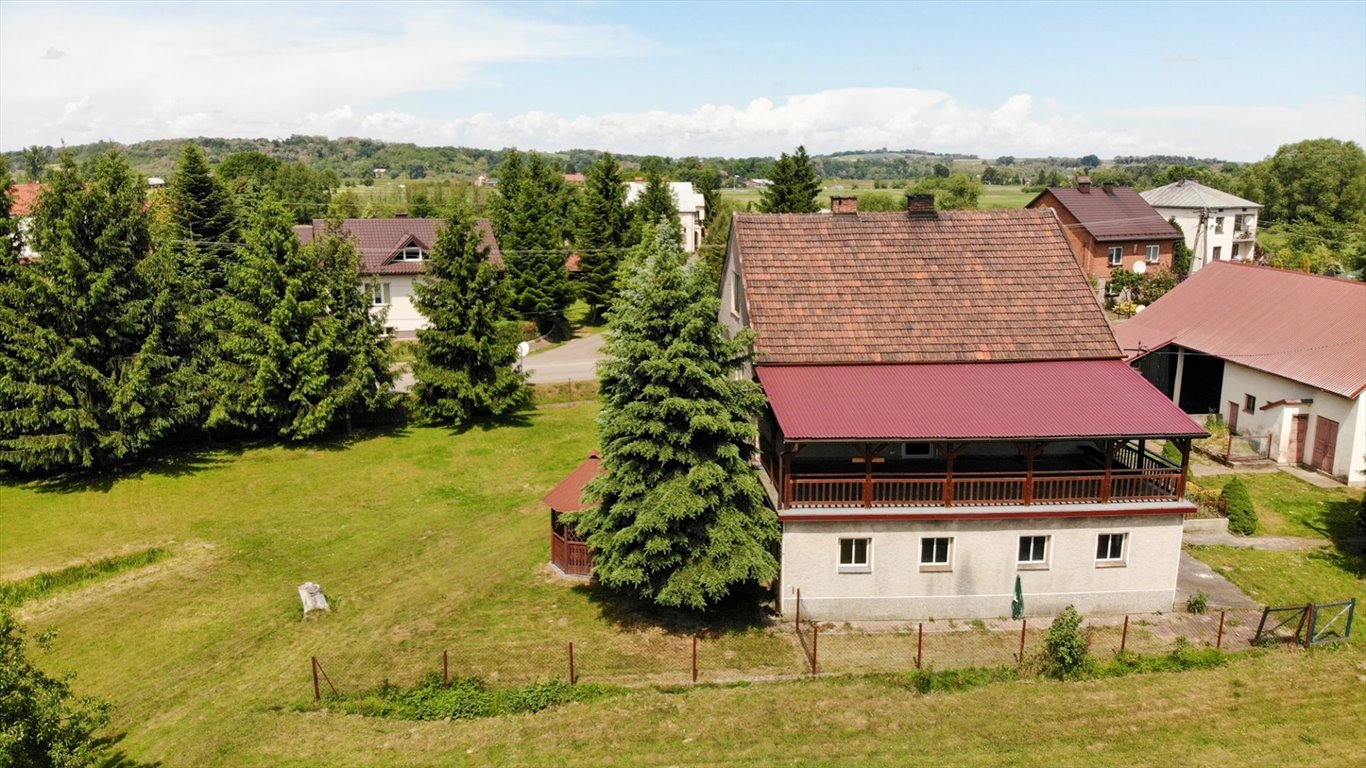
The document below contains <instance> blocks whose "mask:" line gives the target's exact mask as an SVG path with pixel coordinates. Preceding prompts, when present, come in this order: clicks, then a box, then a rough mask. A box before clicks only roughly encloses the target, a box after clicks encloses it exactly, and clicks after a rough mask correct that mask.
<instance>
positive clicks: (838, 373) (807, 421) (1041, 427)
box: [758, 360, 1206, 441]
mask: <svg viewBox="0 0 1366 768" xmlns="http://www.w3.org/2000/svg"><path fill="white" fill-rule="evenodd" d="M758 374H759V381H761V382H762V383H763V385H764V392H766V393H767V394H768V399H769V402H770V403H771V404H772V406H773V413H774V415H775V416H776V417H777V419H778V424H779V426H780V427H781V428H782V431H783V439H785V440H789V441H792V440H798V441H800V440H967V439H1031V438H1039V439H1045V438H1056V437H1083V438H1101V437H1194V436H1203V435H1205V434H1206V432H1205V430H1204V429H1202V428H1200V427H1199V426H1198V425H1197V424H1196V423H1195V422H1193V421H1191V419H1190V417H1189V416H1187V415H1186V414H1184V413H1182V412H1181V409H1180V408H1178V407H1176V405H1174V404H1173V403H1172V401H1171V400H1168V399H1167V398H1166V396H1164V395H1163V394H1162V393H1161V392H1159V391H1158V390H1157V389H1156V388H1154V387H1153V386H1152V385H1151V384H1149V383H1148V382H1147V380H1145V379H1144V378H1143V376H1142V375H1140V374H1139V373H1138V372H1137V371H1135V370H1134V369H1132V368H1130V367H1129V366H1128V365H1127V364H1125V363H1124V362H1123V361H1122V360H1063V361H1058V362H1037V363H971V364H963V363H957V364H947V365H821V366H816V365H805V366H791V365H786V366H760V367H759V368H758Z"/></svg>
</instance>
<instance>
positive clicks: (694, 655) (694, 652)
mask: <svg viewBox="0 0 1366 768" xmlns="http://www.w3.org/2000/svg"><path fill="white" fill-rule="evenodd" d="M692 681H693V682H694V683H695V682H697V635H693V636H692Z"/></svg>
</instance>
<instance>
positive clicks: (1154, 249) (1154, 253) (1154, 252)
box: [1148, 245, 1162, 264]
mask: <svg viewBox="0 0 1366 768" xmlns="http://www.w3.org/2000/svg"><path fill="white" fill-rule="evenodd" d="M1160 258H1162V247H1161V246H1157V245H1150V246H1148V263H1149V264H1156V263H1157V261H1158V259H1160Z"/></svg>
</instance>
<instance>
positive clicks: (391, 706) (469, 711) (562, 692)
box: [301, 673, 624, 720]
mask: <svg viewBox="0 0 1366 768" xmlns="http://www.w3.org/2000/svg"><path fill="white" fill-rule="evenodd" d="M623 692H624V689H622V688H616V687H612V686H605V685H594V684H587V685H570V684H569V683H567V682H565V681H563V680H551V681H549V682H545V683H532V684H530V685H522V686H517V687H514V688H492V687H490V686H488V685H487V684H486V683H485V682H484V681H483V680H482V679H480V678H477V677H461V678H456V679H453V680H451V681H450V683H449V684H443V683H442V681H441V676H440V675H438V674H435V673H429V674H427V675H426V676H424V677H423V679H422V681H421V682H419V683H418V684H417V685H416V686H414V687H412V688H400V687H397V686H386V687H383V688H379V689H376V690H372V691H366V692H364V693H360V694H356V695H353V696H329V697H327V698H326V699H324V702H323V703H324V705H325V706H327V707H328V708H329V709H332V710H336V711H340V712H345V713H347V714H353V715H363V716H366V717H388V718H397V719H401V720H468V719H471V718H476V717H498V716H499V715H514V714H522V713H529V712H540V711H542V710H545V709H549V708H551V707H554V706H558V705H560V704H568V703H570V702H574V701H595V700H597V699H602V698H607V697H609V696H614V695H617V694H619V693H623ZM302 708H307V707H301V709H302Z"/></svg>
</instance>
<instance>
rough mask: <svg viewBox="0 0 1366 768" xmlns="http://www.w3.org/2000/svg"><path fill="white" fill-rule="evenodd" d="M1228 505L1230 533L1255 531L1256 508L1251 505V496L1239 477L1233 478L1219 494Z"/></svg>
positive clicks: (1248, 534) (1244, 533) (1244, 534)
mask: <svg viewBox="0 0 1366 768" xmlns="http://www.w3.org/2000/svg"><path fill="white" fill-rule="evenodd" d="M1219 496H1220V498H1222V499H1223V500H1224V503H1225V504H1227V505H1228V529H1229V531H1230V532H1232V533H1237V534H1241V535H1243V536H1251V535H1252V534H1254V533H1256V532H1257V509H1256V508H1255V507H1253V506H1252V497H1251V496H1249V495H1248V492H1247V486H1246V485H1243V481H1242V479H1240V478H1237V477H1235V478H1233V479H1232V480H1230V481H1228V484H1227V485H1225V486H1224V491H1223V493H1221V494H1219Z"/></svg>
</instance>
